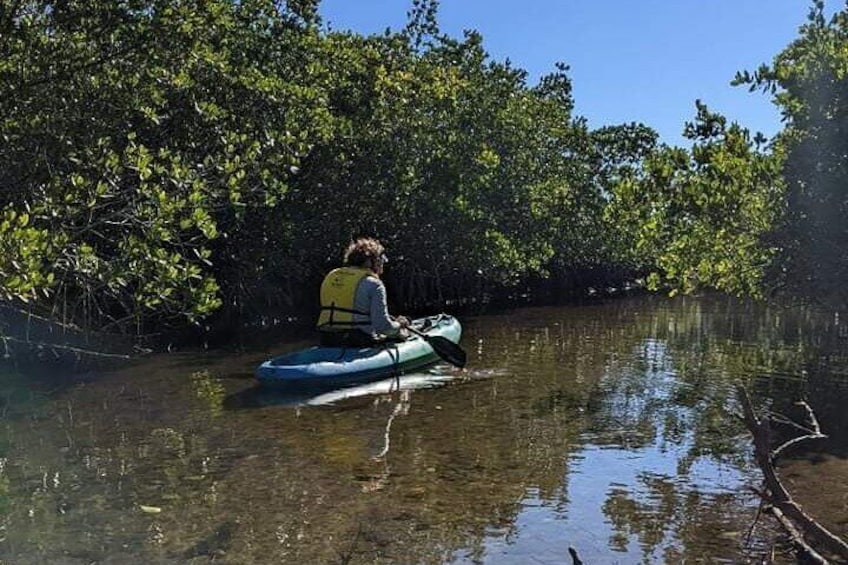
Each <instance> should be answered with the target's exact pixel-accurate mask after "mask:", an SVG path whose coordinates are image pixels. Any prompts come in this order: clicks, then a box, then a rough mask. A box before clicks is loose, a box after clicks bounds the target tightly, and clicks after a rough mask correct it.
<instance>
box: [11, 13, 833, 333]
mask: <svg viewBox="0 0 848 565" xmlns="http://www.w3.org/2000/svg"><path fill="white" fill-rule="evenodd" d="M319 8H320V6H319V2H317V1H315V0H299V1H288V2H275V1H272V0H244V1H241V2H233V1H232V0H209V1H208V2H202V3H197V2H188V1H184V0H177V1H170V0H169V1H167V2H166V1H164V0H122V1H119V2H114V1H108V2H107V1H105V0H87V1H75V0H70V1H61V2H60V1H55V0H54V1H48V0H22V1H17V2H2V3H0V138H2V149H0V301H2V304H3V307H4V308H5V309H6V310H10V311H24V312H26V313H28V314H35V315H38V316H42V317H44V318H46V319H49V320H52V321H54V322H55V323H57V324H60V325H61V326H63V327H67V328H81V329H94V328H96V329H100V330H104V331H109V332H116V333H126V334H131V335H136V336H141V335H145V334H149V333H158V332H165V333H167V332H170V331H177V330H180V329H181V328H184V327H186V326H190V325H192V324H194V325H197V324H207V325H216V326H217V327H222V328H223V327H230V326H232V325H238V324H265V323H269V322H270V321H272V320H273V319H274V318H285V317H286V316H290V315H299V314H303V313H307V312H309V311H310V309H311V308H313V307H314V305H315V304H314V303H315V301H316V300H317V290H316V289H317V283H318V282H319V281H320V277H321V276H322V274H323V273H324V272H325V271H326V269H327V268H329V267H331V266H334V265H336V264H337V263H338V261H339V255H340V252H341V249H342V248H343V246H344V245H345V244H346V242H347V241H349V239H350V238H351V237H354V236H357V235H360V234H368V235H373V236H376V237H379V238H381V239H382V240H384V242H385V243H386V244H387V245H388V246H389V248H390V249H391V250H392V253H393V255H394V256H395V258H396V261H395V262H394V263H393V265H392V270H391V273H390V274H389V276H390V277H391V284H390V292H391V298H392V300H393V301H394V302H395V304H396V305H397V306H398V307H402V308H422V309H423V308H431V307H434V306H440V307H443V306H444V305H445V304H446V303H448V302H451V301H456V300H460V301H461V300H466V301H468V300H471V301H475V300H477V301H479V300H481V299H482V297H484V296H487V295H489V294H491V293H497V292H508V291H509V289H512V288H515V286H516V285H517V284H519V283H526V282H528V281H533V280H549V281H555V282H556V284H555V288H556V289H557V291H558V292H559V291H562V292H564V291H566V290H568V289H570V288H573V287H575V286H578V287H579V286H580V285H586V284H589V283H587V282H586V281H588V280H590V279H589V278H587V277H583V275H586V274H592V277H591V280H592V281H593V282H592V283H591V284H596V283H597V282H600V284H603V285H615V284H621V283H623V282H625V281H632V280H634V279H639V278H642V277H645V278H646V280H647V284H648V285H649V286H651V287H652V288H666V289H672V290H673V291H684V292H690V291H693V290H695V289H698V288H704V287H711V288H716V289H719V290H722V291H726V292H732V293H737V294H752V295H758V296H767V295H770V294H771V293H772V292H773V291H774V290H775V289H780V290H783V291H785V292H789V293H792V294H794V295H798V296H802V297H804V298H811V297H813V298H826V299H827V300H829V301H830V303H832V304H841V305H844V304H846V300H848V296H847V295H846V293H845V290H844V287H843V286H842V285H841V284H839V283H840V281H843V280H845V279H846V274H848V273H846V268H847V267H846V265H848V255H846V251H845V250H846V249H848V245H846V243H848V241H846V238H848V227H846V226H848V224H846V222H845V220H844V217H845V212H846V206H848V196H846V188H845V187H846V186H848V183H846V180H848V179H846V178H845V176H846V174H848V168H846V154H848V151H847V150H846V147H845V144H846V143H848V136H846V135H844V132H842V129H841V128H843V127H844V124H845V122H846V117H845V112H846V109H845V107H844V104H841V100H842V99H843V98H844V91H845V88H846V80H845V69H846V68H848V59H846V57H848V50H846V47H845V46H846V44H847V43H846V32H848V27H846V26H847V25H848V12H846V11H842V12H839V13H838V14H836V15H835V16H834V17H833V18H832V19H831V20H829V21H827V20H826V19H825V18H824V16H823V7H822V5H821V3H820V2H816V3H814V4H813V6H812V10H811V15H810V20H809V22H808V23H807V24H806V25H805V26H803V27H802V28H801V29H800V37H799V38H798V39H797V40H796V41H794V42H793V43H792V44H791V45H789V46H788V47H787V48H786V49H785V50H784V51H783V52H782V53H780V54H778V55H777V56H776V58H775V60H774V62H773V64H772V65H771V66H763V67H762V68H761V69H759V70H758V71H757V72H755V73H753V74H751V73H740V74H739V76H738V77H737V79H736V81H737V82H738V83H747V84H749V85H750V87H751V88H752V89H757V88H762V89H765V90H766V91H768V92H772V93H773V94H774V100H775V103H776V104H778V105H779V106H780V108H781V109H782V111H783V114H784V118H785V121H786V129H785V130H784V131H783V132H781V134H780V135H778V136H777V137H776V138H775V139H774V140H771V142H769V143H765V141H766V140H763V139H761V138H760V137H759V136H752V135H751V134H750V132H749V131H748V130H747V129H745V128H744V126H743V125H741V124H736V123H731V124H728V123H727V120H726V119H725V118H724V117H722V116H720V115H717V114H715V113H713V112H711V111H710V110H709V109H708V107H707V106H706V105H705V104H703V103H700V102H698V103H697V105H696V109H697V114H696V116H695V118H694V120H693V122H692V123H691V124H688V125H687V126H686V135H687V137H688V138H689V139H690V140H691V142H692V145H691V147H690V148H680V147H669V146H666V145H664V144H662V143H660V142H659V140H658V136H657V134H656V132H654V131H653V130H652V129H651V128H650V127H649V126H648V125H645V124H636V123H634V124H621V125H611V126H606V127H603V128H600V129H597V130H592V129H591V128H589V127H588V126H587V124H586V121H585V120H584V119H583V118H581V117H580V116H577V115H575V114H574V100H573V96H572V89H571V86H572V85H571V80H570V77H569V74H568V70H569V69H568V66H567V65H566V64H564V63H563V64H559V65H557V66H556V68H555V69H553V71H552V72H551V73H550V74H549V75H547V76H545V77H543V78H542V79H541V80H540V81H539V82H538V83H537V84H528V80H527V73H526V72H525V71H524V70H522V69H520V68H516V67H514V66H513V65H512V64H510V63H509V62H499V61H494V60H492V59H491V58H490V57H489V56H488V54H487V53H486V51H485V49H484V41H483V38H482V37H481V36H480V35H479V34H478V33H476V32H473V31H469V32H467V33H465V35H464V36H463V37H461V38H453V37H449V36H447V35H445V34H443V33H442V32H441V31H440V29H439V26H438V22H437V13H438V12H437V8H438V3H437V2H436V1H433V0H416V1H414V2H413V3H412V7H411V11H410V14H409V20H408V24H407V26H406V27H405V28H403V29H400V30H396V31H392V30H389V31H387V32H386V33H384V34H381V35H373V36H362V35H359V34H356V33H353V32H336V31H331V30H328V29H325V28H324V27H322V22H321V19H320V15H319V14H320V10H319ZM581 277H582V278H581ZM0 329H2V331H3V332H4V333H5V334H10V333H14V331H15V328H14V327H12V325H10V323H8V322H7V323H5V325H4V327H3V328H0Z"/></svg>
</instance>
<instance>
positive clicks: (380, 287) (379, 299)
mask: <svg viewBox="0 0 848 565" xmlns="http://www.w3.org/2000/svg"><path fill="white" fill-rule="evenodd" d="M353 309H354V310H359V311H360V312H370V313H371V324H370V325H366V326H360V329H361V330H362V331H364V332H366V333H369V334H383V335H388V336H396V335H398V332H399V331H400V324H399V323H397V322H395V321H394V320H392V319H391V318H390V317H389V308H388V306H387V304H386V285H384V284H383V281H381V280H380V279H378V278H377V277H373V276H367V277H363V278H362V279H361V280H360V281H359V284H358V285H357V286H356V293H355V294H354V295H353ZM353 320H354V321H355V322H364V321H366V318H365V316H362V315H360V314H354V315H353Z"/></svg>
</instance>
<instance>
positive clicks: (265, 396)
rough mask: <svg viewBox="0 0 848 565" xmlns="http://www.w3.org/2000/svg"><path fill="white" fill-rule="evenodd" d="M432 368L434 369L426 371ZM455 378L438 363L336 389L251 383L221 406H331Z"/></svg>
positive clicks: (449, 380) (229, 396)
mask: <svg viewBox="0 0 848 565" xmlns="http://www.w3.org/2000/svg"><path fill="white" fill-rule="evenodd" d="M429 371H435V372H429ZM456 378H457V375H456V374H455V373H451V372H449V373H444V372H441V371H440V370H439V368H438V367H436V368H433V369H429V370H428V371H427V372H420V371H415V372H412V373H407V374H405V375H403V376H401V377H389V378H384V379H380V380H376V381H368V382H367V383H360V384H354V385H350V386H345V387H342V388H337V389H324V388H319V389H313V390H308V389H302V390H285V389H283V390H281V389H279V388H277V387H268V386H262V385H258V386H254V387H251V388H248V389H245V390H241V391H239V392H236V393H233V394H230V395H228V396H227V397H226V398H224V403H223V404H224V408H226V409H227V410H240V409H245V408H262V407H267V406H290V407H301V406H331V405H334V404H338V403H340V402H344V401H348V400H353V399H356V398H362V397H366V396H379V395H384V394H392V393H395V392H400V391H412V390H421V389H430V388H438V387H442V386H446V385H448V384H449V383H451V382H453V381H454V380H455V379H456Z"/></svg>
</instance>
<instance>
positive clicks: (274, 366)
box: [256, 314, 462, 390]
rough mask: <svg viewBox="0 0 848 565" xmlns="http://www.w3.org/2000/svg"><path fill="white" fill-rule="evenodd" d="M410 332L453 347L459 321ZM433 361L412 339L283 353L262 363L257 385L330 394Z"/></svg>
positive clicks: (429, 321)
mask: <svg viewBox="0 0 848 565" xmlns="http://www.w3.org/2000/svg"><path fill="white" fill-rule="evenodd" d="M412 327H413V328H415V329H416V330H418V331H420V332H422V333H424V334H425V335H427V336H440V337H443V338H446V339H448V340H450V341H452V342H453V343H459V339H460V337H461V336H462V326H461V325H460V323H459V320H457V319H456V318H454V317H453V316H448V315H447V314H439V315H437V316H428V317H426V318H419V319H416V320H413V321H412ZM438 360H439V356H438V355H437V354H436V352H435V351H433V348H432V347H431V346H430V344H428V343H427V342H426V341H425V340H424V339H422V338H421V337H420V336H417V335H414V334H413V335H410V336H409V337H408V338H407V339H406V340H404V341H400V342H389V343H382V344H379V345H377V346H373V347H310V348H308V349H302V350H300V351H295V352H293V353H287V354H285V355H281V356H279V357H274V358H273V359H269V360H268V361H265V362H264V363H262V364H261V365H260V366H259V367H258V368H257V369H256V379H257V380H258V381H259V382H260V383H261V384H263V385H267V386H273V387H275V388H284V389H288V390H308V389H318V388H321V389H332V388H341V387H345V386H351V385H355V384H359V383H364V382H369V381H373V380H378V379H381V378H386V377H391V376H395V375H402V374H404V373H408V372H410V371H414V370H416V369H420V368H422V367H425V366H427V365H430V364H432V363H435V362H436V361H438Z"/></svg>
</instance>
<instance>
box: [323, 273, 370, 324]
mask: <svg viewBox="0 0 848 565" xmlns="http://www.w3.org/2000/svg"><path fill="white" fill-rule="evenodd" d="M370 274H371V271H370V270H368V269H364V268H362V267H339V268H338V269H333V270H332V271H330V272H329V273H328V274H327V276H326V277H324V282H322V283H321V313H320V314H319V315H318V324H317V327H318V329H319V330H321V331H330V332H333V331H347V330H351V329H354V328H357V327H359V326H367V325H370V324H371V321H370V315H371V313H370V312H361V311H359V310H355V309H354V307H353V300H354V296H355V295H356V287H357V286H358V285H359V281H361V280H362V279H364V278H365V277H367V276H369V275H370ZM354 314H359V315H361V316H369V319H368V320H366V321H361V322H356V321H354V319H353V315H354Z"/></svg>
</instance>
